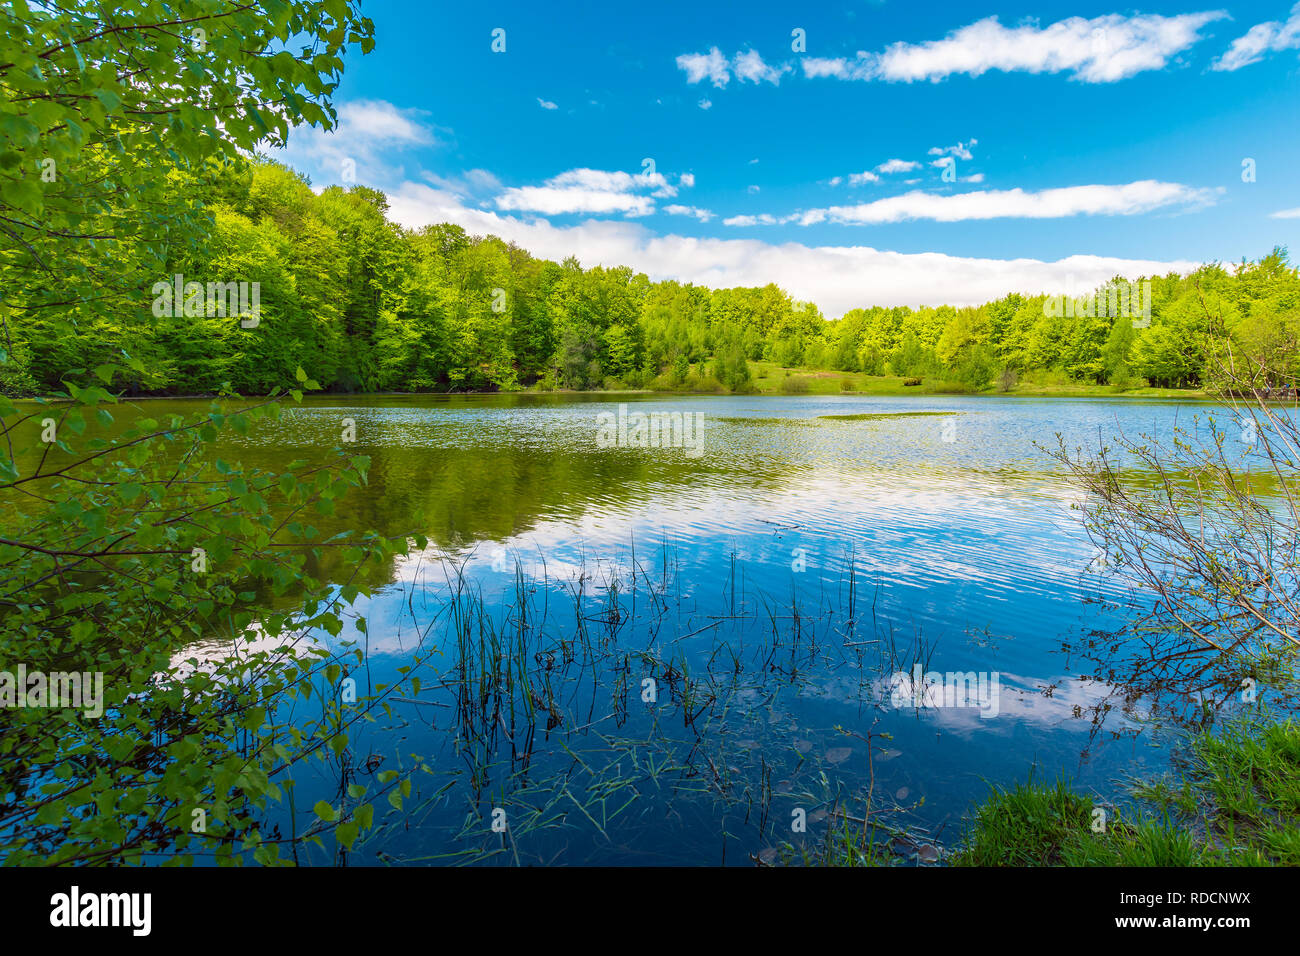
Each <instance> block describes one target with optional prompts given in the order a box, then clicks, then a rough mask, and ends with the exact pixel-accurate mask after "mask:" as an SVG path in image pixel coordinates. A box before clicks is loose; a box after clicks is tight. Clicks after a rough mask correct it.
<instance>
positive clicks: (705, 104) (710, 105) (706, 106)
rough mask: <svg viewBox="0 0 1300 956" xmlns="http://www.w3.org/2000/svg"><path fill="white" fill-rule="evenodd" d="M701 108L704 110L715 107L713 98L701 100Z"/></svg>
mask: <svg viewBox="0 0 1300 956" xmlns="http://www.w3.org/2000/svg"><path fill="white" fill-rule="evenodd" d="M700 109H702V110H711V109H713V100H700Z"/></svg>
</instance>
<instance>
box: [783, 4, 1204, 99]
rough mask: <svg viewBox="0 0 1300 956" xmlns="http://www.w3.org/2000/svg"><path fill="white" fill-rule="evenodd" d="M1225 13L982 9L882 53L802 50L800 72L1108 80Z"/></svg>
mask: <svg viewBox="0 0 1300 956" xmlns="http://www.w3.org/2000/svg"><path fill="white" fill-rule="evenodd" d="M1226 16H1227V13H1225V12H1224V11H1222V10H1217V11H1209V12H1204V13H1186V14H1180V15H1178V16H1172V17H1164V16H1159V15H1156V14H1141V15H1135V16H1131V17H1130V16H1124V15H1122V14H1118V13H1111V14H1107V15H1106V16H1100V17H1093V18H1092V19H1090V20H1089V19H1085V18H1083V17H1070V18H1069V19H1066V20H1061V21H1059V22H1057V23H1053V24H1051V25H1050V26H1046V27H1040V26H1038V25H1037V23H1036V22H1028V23H1024V24H1022V25H1020V26H1016V27H1005V26H1003V25H1002V24H1001V23H999V22H998V18H997V17H986V18H985V19H983V20H978V21H976V22H975V23H972V24H969V25H968V26H964V27H962V28H960V29H958V30H954V31H952V32H951V33H949V34H948V35H947V36H946V37H944V38H943V39H942V40H930V41H927V42H924V43H904V42H899V43H893V44H890V45H889V46H888V47H886V48H885V49H884V51H883V52H880V53H867V52H865V51H860V52H859V53H858V55H857V57H856V58H853V59H849V58H845V57H838V58H826V57H804V58H803V60H802V66H803V71H804V75H805V76H806V77H809V78H814V79H815V78H819V77H833V78H835V79H841V80H883V81H886V82H891V83H912V82H916V81H918V80H930V81H932V82H937V81H939V80H943V79H946V78H947V77H950V76H953V75H956V74H965V75H967V76H980V75H982V74H984V73H987V72H988V71H989V70H1000V71H1002V72H1005V73H1068V74H1070V76H1071V77H1072V78H1073V79H1077V80H1082V81H1083V82H1085V83H1112V82H1114V81H1116V80H1122V79H1126V78H1128V77H1130V76H1133V75H1135V74H1137V73H1141V72H1143V71H1144V70H1159V69H1163V68H1164V67H1165V65H1166V64H1168V62H1169V59H1170V58H1171V57H1173V56H1175V55H1177V54H1179V53H1181V52H1183V51H1184V50H1187V49H1189V48H1190V47H1191V46H1193V45H1194V44H1195V43H1197V42H1198V41H1199V40H1201V39H1202V37H1201V35H1200V30H1201V28H1202V27H1204V26H1205V25H1206V24H1209V23H1213V22H1214V21H1216V20H1221V19H1223V18H1224V17H1226Z"/></svg>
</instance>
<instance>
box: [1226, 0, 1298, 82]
mask: <svg viewBox="0 0 1300 956" xmlns="http://www.w3.org/2000/svg"><path fill="white" fill-rule="evenodd" d="M1296 48H1300V3H1297V4H1296V5H1295V6H1294V7H1292V8H1291V16H1290V18H1289V19H1288V20H1287V21H1286V23H1278V22H1277V21H1276V20H1272V21H1269V22H1268V23H1257V24H1255V25H1254V26H1253V27H1251V28H1250V29H1249V30H1247V31H1246V32H1245V34H1243V35H1242V36H1239V37H1237V39H1235V40H1233V41H1232V46H1230V47H1229V48H1228V52H1227V53H1225V54H1223V56H1221V57H1219V58H1218V59H1217V60H1215V61H1214V64H1213V65H1212V66H1211V69H1214V70H1219V71H1221V72H1224V71H1226V72H1231V71H1232V70H1240V69H1241V68H1242V67H1243V66H1249V65H1250V64H1252V63H1258V62H1259V61H1260V60H1262V59H1264V54H1265V53H1277V52H1279V51H1281V50H1292V49H1296Z"/></svg>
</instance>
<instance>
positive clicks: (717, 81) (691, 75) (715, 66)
mask: <svg viewBox="0 0 1300 956" xmlns="http://www.w3.org/2000/svg"><path fill="white" fill-rule="evenodd" d="M677 68H678V69H679V70H685V71H686V82H687V83H698V82H700V81H701V80H703V79H708V80H709V81H710V82H712V83H713V85H714V86H716V87H717V88H718V89H722V87H724V86H726V85H727V83H728V82H730V80H731V73H730V72H729V71H728V69H727V58H726V57H725V56H723V55H722V51H721V50H719V49H718V48H717V47H716V46H715V47H714V48H713V49H711V50H710V51H709V52H708V53H683V54H682V55H681V56H679V57H678V58H677Z"/></svg>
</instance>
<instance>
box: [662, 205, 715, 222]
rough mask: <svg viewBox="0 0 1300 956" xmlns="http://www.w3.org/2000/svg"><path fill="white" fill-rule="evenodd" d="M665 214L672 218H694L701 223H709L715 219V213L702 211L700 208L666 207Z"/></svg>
mask: <svg viewBox="0 0 1300 956" xmlns="http://www.w3.org/2000/svg"><path fill="white" fill-rule="evenodd" d="M664 212H666V213H668V215H670V216H694V217H695V218H696V219H698V220H699V221H700V222H708V221H709V220H710V219H712V218H713V213H712V212H710V211H709V210H707V209H701V208H699V207H698V206H678V205H676V204H674V205H672V206H664Z"/></svg>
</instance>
